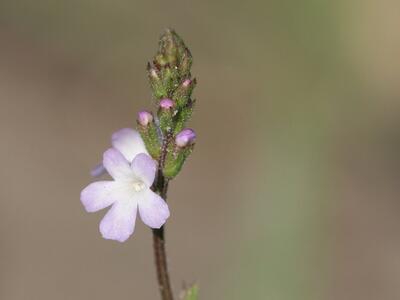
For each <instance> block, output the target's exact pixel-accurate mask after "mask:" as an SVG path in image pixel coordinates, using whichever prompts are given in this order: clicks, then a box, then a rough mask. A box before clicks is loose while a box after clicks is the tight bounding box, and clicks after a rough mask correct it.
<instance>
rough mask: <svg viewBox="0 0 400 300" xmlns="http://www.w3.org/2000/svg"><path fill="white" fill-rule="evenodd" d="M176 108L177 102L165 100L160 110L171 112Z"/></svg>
mask: <svg viewBox="0 0 400 300" xmlns="http://www.w3.org/2000/svg"><path fill="white" fill-rule="evenodd" d="M174 106H175V102H174V101H173V100H171V99H168V98H164V99H162V100H161V101H160V108H161V109H165V110H169V109H171V108H173V107H174Z"/></svg>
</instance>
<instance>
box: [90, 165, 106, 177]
mask: <svg viewBox="0 0 400 300" xmlns="http://www.w3.org/2000/svg"><path fill="white" fill-rule="evenodd" d="M104 173H106V169H105V168H104V166H103V163H100V164H98V165H97V166H95V167H94V168H93V169H92V170H90V175H91V176H92V177H100V176H101V175H103V174H104Z"/></svg>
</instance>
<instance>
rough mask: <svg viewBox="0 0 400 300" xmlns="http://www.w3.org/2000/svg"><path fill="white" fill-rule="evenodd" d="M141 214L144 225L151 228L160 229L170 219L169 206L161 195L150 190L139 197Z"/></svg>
mask: <svg viewBox="0 0 400 300" xmlns="http://www.w3.org/2000/svg"><path fill="white" fill-rule="evenodd" d="M138 199H139V200H138V206H139V214H140V218H141V219H142V221H143V223H145V224H146V225H147V226H149V227H151V228H160V227H161V226H163V225H164V223H165V221H166V220H167V219H168V217H169V208H168V204H167V203H166V202H165V201H164V199H162V198H161V197H160V196H159V195H157V194H156V193H154V192H153V191H152V190H150V189H148V190H145V191H143V192H142V193H140V196H139V197H138Z"/></svg>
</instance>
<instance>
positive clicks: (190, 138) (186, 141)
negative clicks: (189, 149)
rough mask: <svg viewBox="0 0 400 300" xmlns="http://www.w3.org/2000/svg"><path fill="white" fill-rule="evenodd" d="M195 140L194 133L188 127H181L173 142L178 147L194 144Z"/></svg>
mask: <svg viewBox="0 0 400 300" xmlns="http://www.w3.org/2000/svg"><path fill="white" fill-rule="evenodd" d="M195 141H196V133H195V132H194V131H193V130H192V129H190V128H186V129H183V130H182V131H181V132H179V133H178V134H177V135H176V137H175V144H176V145H177V146H178V147H180V148H184V147H186V146H190V145H192V144H194V142H195Z"/></svg>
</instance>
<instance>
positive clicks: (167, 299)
mask: <svg viewBox="0 0 400 300" xmlns="http://www.w3.org/2000/svg"><path fill="white" fill-rule="evenodd" d="M154 190H155V192H156V193H158V194H159V195H160V196H161V198H163V199H164V200H167V191H168V180H167V179H166V178H165V177H164V176H163V174H162V172H161V170H159V171H158V174H157V179H156V184H155V186H154ZM153 250H154V259H155V264H156V271H157V280H158V288H159V290H160V294H161V299H162V300H173V299H174V297H173V293H172V289H171V283H170V280H169V273H168V266H167V253H166V251H165V236H164V226H162V227H161V228H160V229H153Z"/></svg>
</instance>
